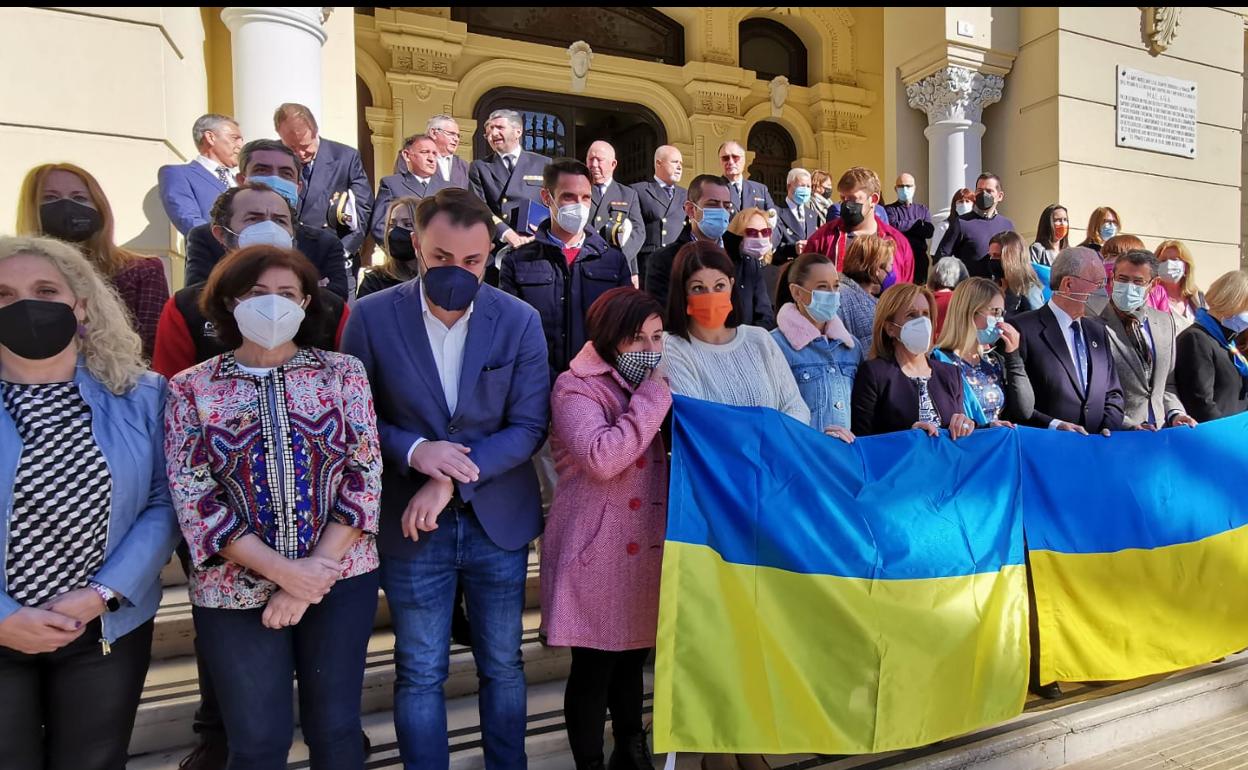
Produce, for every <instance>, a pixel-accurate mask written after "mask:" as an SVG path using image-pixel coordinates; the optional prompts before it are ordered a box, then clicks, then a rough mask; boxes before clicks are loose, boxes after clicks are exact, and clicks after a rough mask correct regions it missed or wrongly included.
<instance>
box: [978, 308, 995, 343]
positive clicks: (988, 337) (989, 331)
mask: <svg viewBox="0 0 1248 770" xmlns="http://www.w3.org/2000/svg"><path fill="white" fill-rule="evenodd" d="M984 320H985V321H987V323H988V325H987V326H985V327H984V328H982V329H979V330H977V331H976V332H975V338H976V339H978V340H979V344H981V345H995V344H997V340H999V339H1001V319H1000V318H998V317H997V316H995V315H986V316H984Z"/></svg>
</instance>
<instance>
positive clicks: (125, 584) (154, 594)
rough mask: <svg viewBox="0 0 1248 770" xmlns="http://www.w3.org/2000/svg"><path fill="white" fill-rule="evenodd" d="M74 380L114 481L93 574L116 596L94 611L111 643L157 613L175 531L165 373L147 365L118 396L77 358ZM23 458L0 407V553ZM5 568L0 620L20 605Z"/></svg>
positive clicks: (5, 543)
mask: <svg viewBox="0 0 1248 770" xmlns="http://www.w3.org/2000/svg"><path fill="white" fill-rule="evenodd" d="M74 382H75V383H77V384H78V391H79V393H81V394H82V399H83V401H85V402H86V404H87V406H88V407H89V408H90V409H91V433H92V435H94V436H95V441H96V443H97V444H98V445H99V447H100V451H101V452H102V453H103V454H104V459H105V462H106V463H107V464H108V471H109V473H110V474H111V475H112V481H113V489H112V497H111V499H110V503H109V516H108V535H107V541H106V543H105V548H104V565H103V566H102V567H100V571H99V572H97V573H96V574H95V575H94V577H93V578H92V579H93V580H94V581H95V582H97V583H100V584H101V585H104V586H107V587H109V588H111V589H112V590H114V591H116V592H117V593H119V594H121V597H122V601H121V607H120V608H119V609H118V610H117V611H116V612H105V613H104V615H103V616H102V617H101V618H100V621H101V623H102V624H103V630H104V639H105V640H106V641H107V642H109V643H110V644H111V643H112V642H115V641H117V640H118V639H120V638H121V637H123V636H125V635H126V634H128V633H130V632H131V631H133V630H134V629H135V628H138V627H139V626H141V625H142V624H144V623H146V622H147V621H148V620H150V619H151V618H152V617H154V616H155V615H156V609H157V607H158V606H159V605H160V594H161V586H160V571H161V569H162V568H163V567H164V566H165V563H166V562H167V561H169V556H170V555H171V554H172V553H173V547H174V545H176V544H177V542H178V538H179V537H180V535H179V534H178V522H177V520H176V519H175V518H174V515H173V506H172V505H171V504H170V502H169V481H168V479H167V478H166V477H165V452H164V438H165V428H164V426H165V421H164V412H165V378H164V377H161V376H160V375H158V374H154V373H150V372H149V373H148V374H145V375H143V378H142V379H140V380H139V382H138V384H137V385H135V386H134V387H133V388H131V389H130V391H129V392H128V393H125V394H123V395H120V396H118V395H114V394H113V393H112V392H111V391H110V390H108V388H106V387H104V385H103V384H102V383H100V382H99V381H98V380H96V379H95V377H93V376H92V375H91V373H90V372H89V371H88V370H87V368H86V365H85V364H84V363H83V362H82V361H81V360H79V362H78V371H77V373H76V374H75V375H74ZM21 457H22V440H21V438H20V437H19V436H18V434H17V426H16V425H15V424H14V423H13V418H12V417H11V416H10V415H9V413H8V412H7V411H5V410H4V409H0V514H2V515H3V519H2V520H0V553H5V554H7V553H8V535H9V520H10V517H11V516H12V513H13V484H14V481H15V479H16V477H17V466H18V464H19V462H20V461H21ZM5 573H6V570H5V568H4V565H0V620H4V619H5V618H7V617H8V616H9V615H12V614H13V613H14V612H17V611H18V610H20V609H22V605H21V604H19V603H17V602H16V601H14V600H13V598H12V597H10V596H9V595H8V593H7V590H8V586H7V585H6V582H7V579H8V578H7V575H6V574H5Z"/></svg>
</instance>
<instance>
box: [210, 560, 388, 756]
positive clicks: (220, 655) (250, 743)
mask: <svg viewBox="0 0 1248 770" xmlns="http://www.w3.org/2000/svg"><path fill="white" fill-rule="evenodd" d="M377 588H378V573H377V571H376V570H374V571H372V572H370V573H368V574H365V575H359V576H357V577H353V578H347V579H345V580H340V581H338V583H337V584H336V585H334V587H333V589H332V590H331V591H330V592H329V594H327V595H326V596H325V598H324V599H322V600H321V603H320V604H313V605H312V606H310V607H309V608H308V610H307V612H305V613H304V615H303V618H302V619H301V620H300V621H299V623H297V624H296V625H294V626H291V627H289V628H283V629H280V630H276V631H275V630H271V629H268V628H265V627H264V626H263V625H261V622H260V618H261V615H263V613H264V610H263V609H262V608H261V609H254V610H226V609H211V608H205V607H195V608H194V610H193V612H194V616H195V630H196V632H197V633H198V635H199V651H200V654H202V655H203V658H204V661H205V663H206V667H207V669H208V675H209V677H211V679H212V683H213V685H214V686H215V688H216V692H217V699H218V702H219V703H220V706H221V716H222V718H223V720H224V722H225V731H226V733H227V734H228V735H229V736H230V759H229V764H228V765H227V767H228V768H229V770H285V769H286V758H287V755H288V754H289V753H290V744H291V740H292V737H293V733H294V723H295V719H294V708H293V706H292V703H291V701H292V698H291V688H292V684H293V681H292V680H293V678H294V677H295V676H298V678H299V717H300V720H301V722H302V726H303V740H304V743H306V744H307V745H308V749H309V753H310V755H311V763H310V764H311V768H312V770H362V768H363V767H364V744H363V742H362V741H361V740H360V692H361V690H362V689H363V686H364V656H365V654H366V653H367V651H368V639H369V637H370V636H371V635H372V633H373V618H374V616H375V615H376V614H377Z"/></svg>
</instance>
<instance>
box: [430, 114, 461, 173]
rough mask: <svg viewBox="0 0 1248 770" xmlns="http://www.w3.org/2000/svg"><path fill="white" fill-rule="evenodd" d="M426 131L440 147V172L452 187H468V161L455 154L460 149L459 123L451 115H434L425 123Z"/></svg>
mask: <svg viewBox="0 0 1248 770" xmlns="http://www.w3.org/2000/svg"><path fill="white" fill-rule="evenodd" d="M425 133H426V134H428V135H429V136H430V137H432V138H433V143H434V144H436V145H437V147H438V174H440V175H441V177H442V179H443V180H444V181H447V182H450V183H451V186H452V187H459V188H461V189H464V190H467V189H468V162H467V161H465V160H464V159H463V158H461V157H459V156H458V155H456V154H455V150H457V149H459V124H458V123H456V122H455V118H452V117H451V116H450V115H434V116H433V117H432V118H429V122H428V123H426V124H425Z"/></svg>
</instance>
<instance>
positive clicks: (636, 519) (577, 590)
mask: <svg viewBox="0 0 1248 770" xmlns="http://www.w3.org/2000/svg"><path fill="white" fill-rule="evenodd" d="M671 406H672V394H671V391H670V390H669V389H668V388H667V386H666V385H664V384H662V383H658V382H651V381H646V382H643V383H642V384H641V385H640V386H639V387H638V388H637V389H636V390H633V388H632V387H630V386H629V385H628V383H627V382H626V381H625V380H624V378H622V377H621V376H620V375H619V373H618V372H616V371H615V369H614V368H612V367H610V366H608V365H607V364H606V362H604V361H603V360H602V358H601V357H600V356H599V355H598V353H597V351H595V350H594V347H593V344H592V343H587V344H586V345H585V347H584V348H582V349H581V352H580V353H578V354H577V356H576V358H574V359H573V360H572V364H571V368H570V369H569V370H568V371H566V372H564V373H563V374H561V375H559V379H557V380H556V381H555V389H554V393H553V394H552V395H551V449H552V451H553V454H554V458H555V469H556V470H557V471H558V474H559V480H558V484H557V486H556V487H555V499H554V502H553V503H552V504H551V506H550V515H549V516H548V518H547V519H546V531H545V533H544V534H543V535H542V625H543V626H544V627H545V629H546V635H547V638H548V641H549V643H550V644H552V645H554V646H557V647H591V648H593V649H597V650H634V649H643V648H646V647H653V646H654V637H655V630H656V627H657V625H658V615H659V573H660V571H661V569H662V565H663V538H664V534H665V531H666V526H667V452H666V451H665V450H664V448H663V439H662V436H660V434H659V429H660V427H661V426H662V424H663V419H664V417H665V416H666V415H667V412H668V410H669V409H671Z"/></svg>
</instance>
